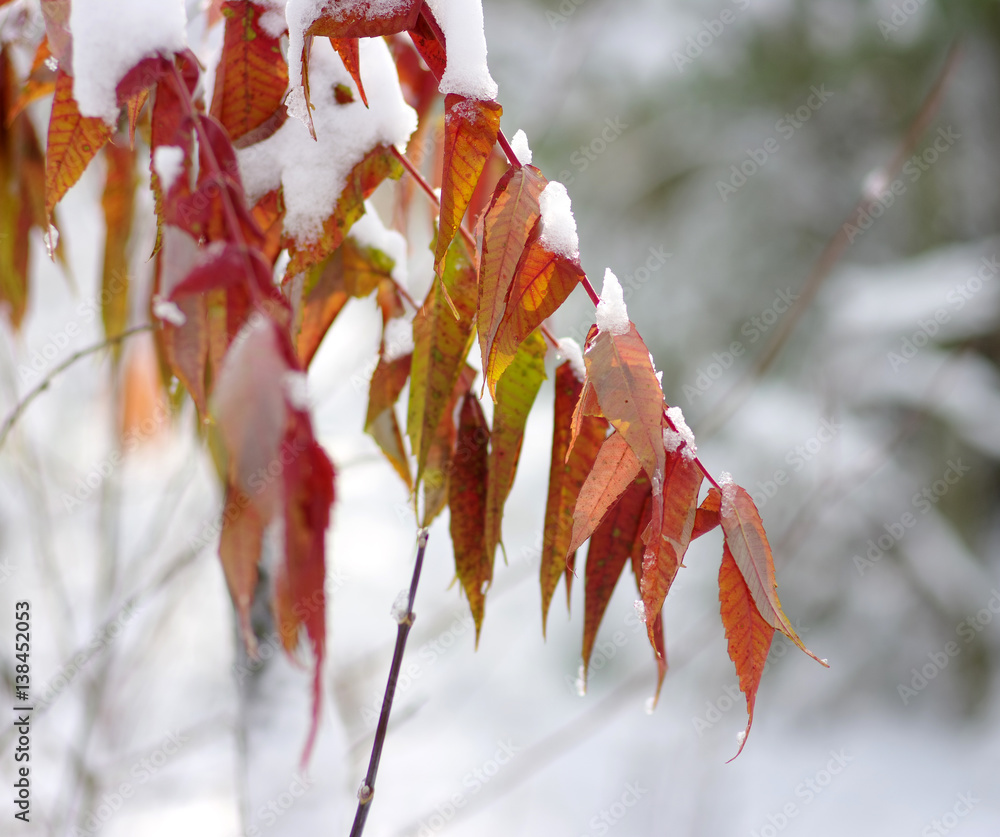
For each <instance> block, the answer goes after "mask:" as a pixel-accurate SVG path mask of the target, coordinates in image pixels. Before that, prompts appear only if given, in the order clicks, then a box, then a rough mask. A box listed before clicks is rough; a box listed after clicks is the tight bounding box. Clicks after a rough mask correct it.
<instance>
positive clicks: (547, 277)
mask: <svg viewBox="0 0 1000 837" xmlns="http://www.w3.org/2000/svg"><path fill="white" fill-rule="evenodd" d="M540 228H541V221H538V222H536V223H535V226H534V228H533V229H532V230H531V233H530V235H529V237H528V243H527V245H526V247H525V249H524V252H523V253H522V254H521V258H520V260H519V261H518V263H517V267H516V268H515V271H514V277H513V280H512V282H511V285H510V289H509V290H508V292H507V299H506V303H505V306H504V311H503V316H502V318H501V320H500V323H499V325H498V327H497V330H496V336H495V338H494V342H493V345H492V347H491V349H490V355H489V363H488V365H487V367H486V368H487V374H486V380H487V382H488V383H489V384H490V391H491V392H492V391H493V388H494V386H495V383H494V382H495V381H496V379H497V378H498V377H499V376H500V375H502V374H503V371H504V369H506V368H507V366H508V365H509V364H510V363H511V361H512V360H513V358H514V355H515V354H516V352H517V347H518V346H519V345H520V344H521V341H522V340H524V338H525V337H526V336H527V335H528V334H530V333H531V331H532V330H533V329H535V328H537V327H538V326H540V325H541V324H542V322H543V321H544V320H545V319H546V318H547V317H549V316H551V315H552V314H553V313H554V312H555V311H556V309H558V308H559V306H560V305H562V304H563V303H564V302H565V301H566V299H567V298H568V297H569V295H570V293H572V291H573V289H574V288H575V287H576V286H577V285H578V284H580V281H581V280H582V279H583V278H584V276H585V274H584V272H583V269H582V268H581V267H580V264H579V262H578V261H576V260H570V259H568V258H566V257H565V256H560V255H556V254H554V253H552V252H550V251H549V250H547V249H546V248H545V247H543V246H542V243H541V239H540V238H539V229H540Z"/></svg>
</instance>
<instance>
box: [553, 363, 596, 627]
mask: <svg viewBox="0 0 1000 837" xmlns="http://www.w3.org/2000/svg"><path fill="white" fill-rule="evenodd" d="M555 390H556V403H555V426H554V428H553V431H552V462H551V464H550V466H549V493H548V500H547V502H546V505H545V532H544V534H543V536H542V567H541V572H540V576H541V585H542V634H543V635H544V634H545V624H546V621H547V617H548V612H549V603H550V602H551V601H552V595H553V593H554V592H555V589H556V585H557V584H558V583H559V577H560V576H561V575H563V573H565V574H566V599H567V606H568V604H569V588H570V580H571V579H572V567H573V560H574V556H575V554H576V553H575V552H574V553H570V552H569V545H570V539H571V538H572V535H573V510H574V509H575V508H576V500H577V497H578V496H579V494H580V489H581V487H582V486H583V483H584V480H586V478H587V474H589V473H590V472H591V471H592V470H593V467H594V462H595V460H596V459H597V454H598V451H599V450H600V448H601V445H602V444H603V442H604V438H605V436H606V435H607V427H608V423H607V422H606V421H604V419H602V418H587V419H585V420H584V423H583V426H582V428H581V432H580V433H579V435H578V436H577V438H576V444H574V445H573V447H572V449H570V437H571V435H572V429H571V420H572V414H573V410H574V408H575V406H576V403H577V401H578V400H579V399H580V392H581V391H582V390H583V382H582V381H581V380H580V379H579V378H578V377H577V375H576V372H575V371H574V370H573V366H572V364H571V363H569V362H567V363H563V364H561V365H560V366H559V367H558V368H557V369H556V380H555Z"/></svg>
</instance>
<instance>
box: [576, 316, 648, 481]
mask: <svg viewBox="0 0 1000 837" xmlns="http://www.w3.org/2000/svg"><path fill="white" fill-rule="evenodd" d="M583 359H584V362H585V363H586V365H587V380H588V382H590V384H591V385H592V386H593V388H594V394H595V396H596V397H597V401H598V403H599V404H600V407H601V412H602V413H603V415H604V417H605V418H606V419H607V420H608V421H609V422H611V425H612V426H613V427H614V428H615V429H616V430H617V431H618V432H619V433H621V435H622V437H623V438H624V439H625V441H626V442H628V444H629V447H631V448H632V451H633V452H634V453H635V455H636V457H637V458H638V460H639V463H640V464H641V465H642V467H643V469H644V470H645V471H646V473H647V474H648V475H649V478H650V480H652V481H653V482H654V483H655V482H656V479H657V476H656V475H657V473H659V479H660V480H661V481H662V480H663V478H664V469H665V458H666V451H665V450H664V445H663V429H662V418H663V390H662V389H661V387H660V382H659V380H658V379H657V377H656V372H655V371H654V370H653V363H652V360H651V359H650V354H649V349H647V348H646V344H645V343H644V342H643V340H642V338H641V337H640V336H639V333H638V332H637V331H636V330H635V326H634V325H633V324H632V323H629V330H628V331H627V332H625V333H624V334H615V333H614V332H612V331H600V330H598V329H597V327H596V326H592V327H591V329H590V334H589V335H588V336H587V345H586V347H585V349H584V355H583Z"/></svg>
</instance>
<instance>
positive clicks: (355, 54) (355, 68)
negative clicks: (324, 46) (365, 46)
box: [330, 38, 368, 107]
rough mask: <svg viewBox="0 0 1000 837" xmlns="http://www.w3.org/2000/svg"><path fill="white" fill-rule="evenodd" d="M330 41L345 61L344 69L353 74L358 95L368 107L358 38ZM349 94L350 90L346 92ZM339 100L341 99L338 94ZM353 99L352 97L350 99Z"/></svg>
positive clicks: (333, 39) (332, 39)
mask: <svg viewBox="0 0 1000 837" xmlns="http://www.w3.org/2000/svg"><path fill="white" fill-rule="evenodd" d="M330 43H331V44H333V48H334V49H335V50H336V51H337V55H339V56H340V60H341V61H343V62H344V69H346V70H347V72H349V73H350V74H351V78H352V79H353V80H354V84H355V85H356V86H357V88H358V95H360V96H361V101H362V102H364V103H365V107H368V95H367V94H366V93H365V86H364V84H363V83H362V81H361V49H360V47H359V45H358V39H357V38H330ZM346 95H349V92H348V93H347V94H346ZM337 101H338V102H339V101H340V98H339V96H338V99H337ZM348 101H351V99H348Z"/></svg>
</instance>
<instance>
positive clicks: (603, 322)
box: [597, 267, 652, 366]
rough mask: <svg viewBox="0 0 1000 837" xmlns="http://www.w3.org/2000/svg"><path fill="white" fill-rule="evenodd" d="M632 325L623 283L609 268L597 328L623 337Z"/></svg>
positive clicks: (598, 306) (598, 310) (605, 273)
mask: <svg viewBox="0 0 1000 837" xmlns="http://www.w3.org/2000/svg"><path fill="white" fill-rule="evenodd" d="M630 325H631V324H630V322H629V318H628V311H627V310H626V309H625V297H624V294H623V292H622V286H621V283H619V281H618V277H617V276H615V275H614V274H613V273H612V272H611V268H610V267H609V268H607V269H606V270H605V271H604V287H603V288H602V290H601V301H600V302H599V303H598V304H597V328H598V330H599V331H601V332H607V333H610V334H616V335H622V334H628V331H629V328H630ZM650 366H652V364H650Z"/></svg>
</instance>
